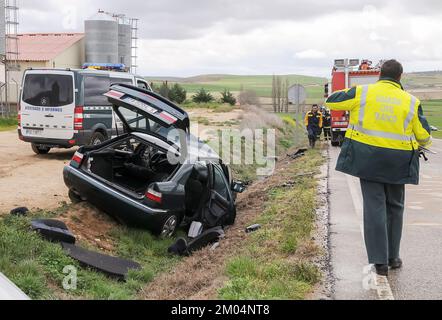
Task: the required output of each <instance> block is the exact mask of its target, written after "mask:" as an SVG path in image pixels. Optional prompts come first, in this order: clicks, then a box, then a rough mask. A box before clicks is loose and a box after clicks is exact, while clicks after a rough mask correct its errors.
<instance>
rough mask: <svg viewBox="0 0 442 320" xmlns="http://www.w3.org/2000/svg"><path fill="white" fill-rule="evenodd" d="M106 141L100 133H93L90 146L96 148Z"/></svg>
mask: <svg viewBox="0 0 442 320" xmlns="http://www.w3.org/2000/svg"><path fill="white" fill-rule="evenodd" d="M105 141H106V137H105V136H104V135H103V134H102V133H101V132H95V133H94V134H93V135H92V138H91V141H90V143H89V144H90V145H91V146H98V145H100V144H102V143H104V142H105Z"/></svg>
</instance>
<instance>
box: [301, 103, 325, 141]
mask: <svg viewBox="0 0 442 320" xmlns="http://www.w3.org/2000/svg"><path fill="white" fill-rule="evenodd" d="M305 126H306V127H307V132H308V140H309V142H310V147H312V148H314V147H315V145H316V140H317V139H318V136H320V134H321V130H322V114H321V113H320V112H319V106H318V105H316V104H315V105H313V108H312V110H311V111H309V112H307V114H306V115H305Z"/></svg>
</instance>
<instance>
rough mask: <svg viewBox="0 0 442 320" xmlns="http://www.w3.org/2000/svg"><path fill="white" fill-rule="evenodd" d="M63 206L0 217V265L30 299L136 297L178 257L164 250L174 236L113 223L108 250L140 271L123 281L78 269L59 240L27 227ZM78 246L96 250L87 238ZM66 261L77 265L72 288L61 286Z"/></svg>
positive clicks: (110, 298) (59, 211) (67, 263)
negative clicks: (161, 236) (47, 238)
mask: <svg viewBox="0 0 442 320" xmlns="http://www.w3.org/2000/svg"><path fill="white" fill-rule="evenodd" d="M65 209H66V208H62V209H60V210H58V211H57V212H38V213H35V214H33V215H31V216H30V217H27V218H25V217H13V216H6V217H4V218H2V219H1V220H0V270H1V271H2V272H3V273H4V274H5V275H6V276H7V277H9V278H10V279H11V280H12V281H13V282H14V283H15V284H16V285H17V286H18V287H19V288H21V289H22V290H23V291H24V292H25V293H26V294H27V295H28V296H29V297H31V298H32V299H37V300H42V299H51V300H52V299H96V300H128V299H135V298H136V296H137V293H138V292H139V290H141V289H142V288H143V287H144V286H145V285H146V284H147V283H149V282H150V281H152V279H153V278H154V277H155V276H156V275H157V274H158V273H160V272H167V271H168V270H170V269H171V268H172V267H173V266H174V265H175V264H176V263H177V262H178V261H179V258H177V257H174V256H171V255H169V254H168V253H167V248H168V247H169V246H170V245H171V244H172V242H173V241H174V240H172V239H169V240H159V239H157V238H155V237H153V236H152V235H151V234H150V233H148V232H144V231H139V230H133V229H128V228H125V227H116V228H115V229H114V230H112V232H111V234H110V235H109V237H112V238H113V240H114V242H115V243H116V247H115V249H114V250H115V251H114V252H112V254H113V255H115V256H119V257H123V258H127V259H132V260H134V261H137V262H138V263H140V264H141V265H142V270H141V271H134V272H130V274H129V276H128V279H127V281H126V282H119V281H117V280H114V279H111V278H109V277H107V276H105V275H103V274H101V273H97V272H95V271H93V270H90V269H87V268H82V267H80V265H79V264H78V263H77V262H76V261H74V260H72V259H71V258H69V257H68V256H67V255H66V254H65V253H64V252H63V250H62V248H61V246H60V245H59V244H54V243H50V242H47V241H45V240H43V239H42V238H41V237H40V236H39V235H38V234H36V233H34V232H32V231H31V230H30V220H31V219H35V218H56V217H57V216H59V215H60V214H62V212H63V210H65ZM80 245H81V246H84V247H88V249H91V250H97V249H95V248H91V247H90V245H88V244H85V243H81V242H80ZM97 251H98V250H97ZM66 266H74V267H75V268H76V269H77V270H78V275H77V276H78V282H77V288H76V289H74V290H64V289H63V280H64V279H65V277H66V275H67V274H65V273H63V270H64V268H65V267H66Z"/></svg>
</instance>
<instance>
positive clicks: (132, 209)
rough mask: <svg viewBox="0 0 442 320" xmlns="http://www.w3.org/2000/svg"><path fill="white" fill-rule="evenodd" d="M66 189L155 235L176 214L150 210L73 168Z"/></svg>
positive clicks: (66, 176) (67, 173)
mask: <svg viewBox="0 0 442 320" xmlns="http://www.w3.org/2000/svg"><path fill="white" fill-rule="evenodd" d="M63 177H64V181H65V184H66V186H67V187H68V188H69V189H70V190H72V191H74V192H76V193H77V194H79V195H80V196H81V197H82V198H83V199H85V200H86V201H88V202H90V203H91V204H93V205H95V206H96V207H97V208H99V209H101V210H103V211H104V212H106V213H108V214H109V215H111V216H113V217H114V218H115V219H117V220H119V221H121V222H123V223H124V224H127V225H129V226H132V227H135V228H141V229H148V230H151V231H156V228H157V227H158V226H159V225H160V224H161V223H162V222H163V221H164V219H165V218H166V217H168V216H170V215H171V214H173V212H171V211H167V210H161V209H153V208H149V207H148V206H146V205H145V204H143V203H142V202H141V201H137V200H135V199H133V198H130V197H128V196H126V195H124V194H122V193H121V192H118V191H117V190H114V189H113V188H111V187H109V186H107V185H105V184H103V183H101V182H100V181H97V180H96V179H94V178H92V177H90V176H88V175H87V174H84V173H82V172H81V171H80V170H77V169H75V168H73V167H71V166H66V167H65V168H64V171H63Z"/></svg>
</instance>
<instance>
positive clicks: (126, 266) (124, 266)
mask: <svg viewBox="0 0 442 320" xmlns="http://www.w3.org/2000/svg"><path fill="white" fill-rule="evenodd" d="M61 245H62V247H63V250H64V251H65V252H66V254H67V255H68V256H69V257H71V258H72V259H74V260H76V261H78V262H79V263H80V265H82V266H83V267H87V268H91V269H93V270H96V271H99V272H103V273H104V274H106V275H108V276H109V277H112V278H115V279H118V280H125V279H126V278H127V275H128V273H129V271H131V270H141V265H140V264H139V263H136V262H134V261H131V260H126V259H121V258H116V257H112V256H108V255H104V254H101V253H98V252H93V251H89V250H86V249H83V248H80V247H77V246H75V245H73V244H69V243H62V244H61Z"/></svg>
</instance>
